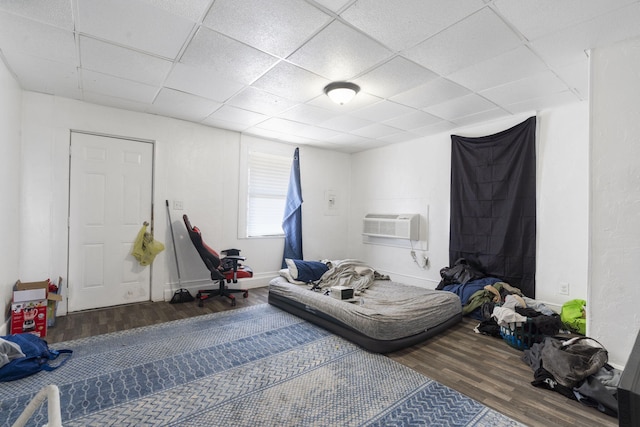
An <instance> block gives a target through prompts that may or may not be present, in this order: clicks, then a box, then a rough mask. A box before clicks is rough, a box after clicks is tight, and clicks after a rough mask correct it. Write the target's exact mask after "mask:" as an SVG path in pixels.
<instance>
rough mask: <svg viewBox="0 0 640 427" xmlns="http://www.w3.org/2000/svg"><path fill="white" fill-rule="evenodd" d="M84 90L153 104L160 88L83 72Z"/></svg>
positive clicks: (92, 72) (91, 72) (87, 71)
mask: <svg viewBox="0 0 640 427" xmlns="http://www.w3.org/2000/svg"><path fill="white" fill-rule="evenodd" d="M81 81H82V89H83V90H84V91H85V92H93V93H96V94H102V95H108V96H111V97H115V98H122V99H126V100H129V101H135V102H142V103H148V104H151V103H152V102H153V100H154V98H155V97H156V94H157V93H158V90H159V88H158V87H155V86H149V85H145V84H142V83H137V82H133V81H131V80H125V79H121V78H118V77H114V76H109V75H107V74H100V73H96V72H94V71H89V70H83V71H82V77H81Z"/></svg>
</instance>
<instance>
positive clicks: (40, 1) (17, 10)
mask: <svg viewBox="0 0 640 427" xmlns="http://www.w3.org/2000/svg"><path fill="white" fill-rule="evenodd" d="M0 10H4V11H6V12H9V13H13V14H16V15H20V16H23V17H26V18H29V19H31V20H34V21H38V22H41V23H44V24H49V25H53V26H54V27H58V28H61V29H63V30H68V31H73V15H72V12H71V2H70V1H69V0H30V1H24V0H2V1H0Z"/></svg>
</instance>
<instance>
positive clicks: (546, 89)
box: [480, 71, 568, 107]
mask: <svg viewBox="0 0 640 427" xmlns="http://www.w3.org/2000/svg"><path fill="white" fill-rule="evenodd" d="M566 90H568V87H567V85H566V84H565V83H563V82H562V81H561V80H560V79H559V78H558V77H557V76H556V75H555V74H553V73H552V72H551V71H545V72H543V73H541V74H537V75H535V76H532V77H527V78H525V79H522V80H518V81H515V82H511V83H507V84H504V85H502V86H498V87H495V88H492V89H487V90H485V91H482V92H480V94H481V95H482V96H484V97H485V98H487V99H489V100H491V101H493V102H495V103H496V104H498V105H500V106H503V107H504V106H505V105H509V104H515V103H519V102H523V101H526V100H528V99H535V98H540V97H542V96H545V95H551V94H554V93H559V92H563V91H566Z"/></svg>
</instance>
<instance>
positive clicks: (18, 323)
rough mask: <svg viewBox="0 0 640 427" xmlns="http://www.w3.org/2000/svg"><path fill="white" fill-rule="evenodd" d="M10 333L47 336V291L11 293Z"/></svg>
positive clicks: (29, 290) (32, 290)
mask: <svg viewBox="0 0 640 427" xmlns="http://www.w3.org/2000/svg"><path fill="white" fill-rule="evenodd" d="M11 333H12V334H23V333H31V334H34V335H37V336H39V337H40V338H44V337H45V336H46V335H47V290H46V289H44V288H36V289H27V290H20V291H14V292H13V301H12V303H11Z"/></svg>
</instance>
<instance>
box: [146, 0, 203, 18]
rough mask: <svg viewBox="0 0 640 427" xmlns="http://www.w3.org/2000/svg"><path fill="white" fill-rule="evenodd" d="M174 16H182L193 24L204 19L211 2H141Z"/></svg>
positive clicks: (174, 0)
mask: <svg viewBox="0 0 640 427" xmlns="http://www.w3.org/2000/svg"><path fill="white" fill-rule="evenodd" d="M141 1H142V2H144V3H147V4H149V5H151V6H155V7H157V8H160V9H162V10H164V11H166V12H169V13H171V14H174V15H178V16H182V17H183V18H187V19H188V20H190V21H193V22H200V20H201V19H202V18H204V15H205V13H206V12H207V9H208V8H209V5H210V4H211V0H141Z"/></svg>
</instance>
